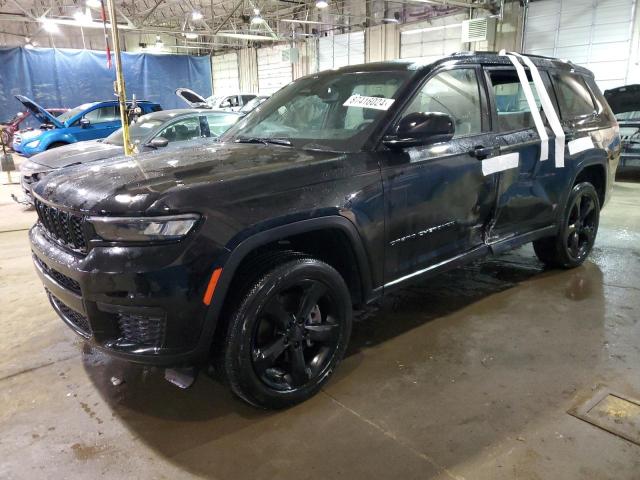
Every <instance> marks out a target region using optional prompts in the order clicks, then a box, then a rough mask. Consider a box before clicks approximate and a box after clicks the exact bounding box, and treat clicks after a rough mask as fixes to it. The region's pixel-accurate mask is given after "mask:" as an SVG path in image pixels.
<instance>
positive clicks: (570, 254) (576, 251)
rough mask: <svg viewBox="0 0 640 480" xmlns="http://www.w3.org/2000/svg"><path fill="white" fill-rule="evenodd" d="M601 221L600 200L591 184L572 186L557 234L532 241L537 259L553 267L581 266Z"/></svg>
mask: <svg viewBox="0 0 640 480" xmlns="http://www.w3.org/2000/svg"><path fill="white" fill-rule="evenodd" d="M599 222H600V199H599V197H598V193H597V192H596V190H595V188H594V187H593V185H592V184H591V183H588V182H583V183H579V184H577V185H575V186H574V187H573V189H572V190H571V193H570V194H569V198H568V199H567V204H566V208H565V211H564V216H563V219H562V223H561V224H560V228H559V231H558V234H557V235H555V236H553V237H549V238H542V239H540V240H536V241H535V242H533V249H534V250H535V252H536V255H537V256H538V258H539V259H540V260H542V261H543V262H544V263H545V264H547V265H549V266H552V267H561V268H573V267H577V266H578V265H581V264H582V263H583V262H584V261H585V259H586V258H587V256H588V255H589V253H591V249H592V248H593V244H594V242H595V240H596V235H597V233H598V225H599Z"/></svg>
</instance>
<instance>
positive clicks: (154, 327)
mask: <svg viewBox="0 0 640 480" xmlns="http://www.w3.org/2000/svg"><path fill="white" fill-rule="evenodd" d="M165 323H166V322H165V319H164V317H151V316H146V315H135V314H134V315H132V314H123V313H120V314H118V327H119V328H120V338H121V339H122V340H125V341H126V342H129V343H134V344H137V345H142V346H148V347H161V346H162V344H163V343H164V336H165Z"/></svg>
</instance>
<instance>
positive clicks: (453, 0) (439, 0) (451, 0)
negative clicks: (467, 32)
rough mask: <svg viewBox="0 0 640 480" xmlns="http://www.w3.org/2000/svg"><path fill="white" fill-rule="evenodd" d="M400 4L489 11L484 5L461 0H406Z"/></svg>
mask: <svg viewBox="0 0 640 480" xmlns="http://www.w3.org/2000/svg"><path fill="white" fill-rule="evenodd" d="M402 3H429V4H431V5H443V6H449V7H462V8H480V9H482V10H491V7H490V6H489V5H488V4H486V3H469V2H465V1H461V0H406V1H405V2H402Z"/></svg>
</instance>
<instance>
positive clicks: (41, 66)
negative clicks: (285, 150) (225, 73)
mask: <svg viewBox="0 0 640 480" xmlns="http://www.w3.org/2000/svg"><path fill="white" fill-rule="evenodd" d="M122 68H123V72H124V79H125V82H126V88H127V97H128V98H131V95H132V94H134V93H135V95H136V98H137V99H138V100H150V101H154V102H158V103H159V104H160V105H162V108H164V109H168V108H183V107H186V104H185V103H184V102H183V101H182V100H180V99H179V98H178V97H177V96H176V95H175V94H174V91H175V89H176V88H178V87H188V88H190V89H192V90H194V91H196V92H198V93H200V94H201V95H203V96H204V97H208V96H209V95H211V63H210V61H209V57H194V56H190V55H158V54H156V55H154V54H149V53H126V52H123V53H122ZM114 80H115V65H112V68H111V70H109V69H108V68H107V61H106V54H105V53H104V52H98V51H92V50H72V49H53V48H37V49H25V48H8V49H0V121H3V120H5V119H7V118H9V117H11V116H12V115H14V114H15V113H16V112H17V111H20V110H23V109H24V108H23V107H22V104H21V103H20V102H18V100H16V99H15V98H14V95H16V94H21V95H25V96H27V97H29V98H31V99H32V100H34V101H35V102H36V103H39V104H40V105H42V106H43V107H45V108H48V107H67V108H72V107H75V106H77V105H80V104H81V103H85V102H95V101H103V100H112V99H114V98H115V97H114V95H113V82H114Z"/></svg>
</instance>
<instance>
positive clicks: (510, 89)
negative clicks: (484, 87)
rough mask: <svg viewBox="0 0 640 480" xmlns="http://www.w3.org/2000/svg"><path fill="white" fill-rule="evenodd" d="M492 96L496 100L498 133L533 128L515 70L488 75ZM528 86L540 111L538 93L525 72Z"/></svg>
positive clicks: (494, 72)
mask: <svg viewBox="0 0 640 480" xmlns="http://www.w3.org/2000/svg"><path fill="white" fill-rule="evenodd" d="M489 77H490V78H491V85H492V88H493V95H494V97H495V100H496V110H497V113H498V131H500V132H511V131H514V130H522V129H525V128H533V127H534V126H535V123H534V121H533V115H532V114H531V109H530V108H529V102H527V98H526V97H525V95H524V89H523V88H522V84H521V83H520V79H519V78H518V74H517V72H516V71H515V70H496V71H492V72H490V73H489ZM527 78H528V80H529V86H530V87H531V91H532V93H533V98H534V100H535V101H536V107H537V108H538V111H540V108H541V103H540V99H539V98H538V92H537V91H536V88H535V85H534V84H533V82H532V81H531V76H530V74H529V72H528V71H527Z"/></svg>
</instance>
